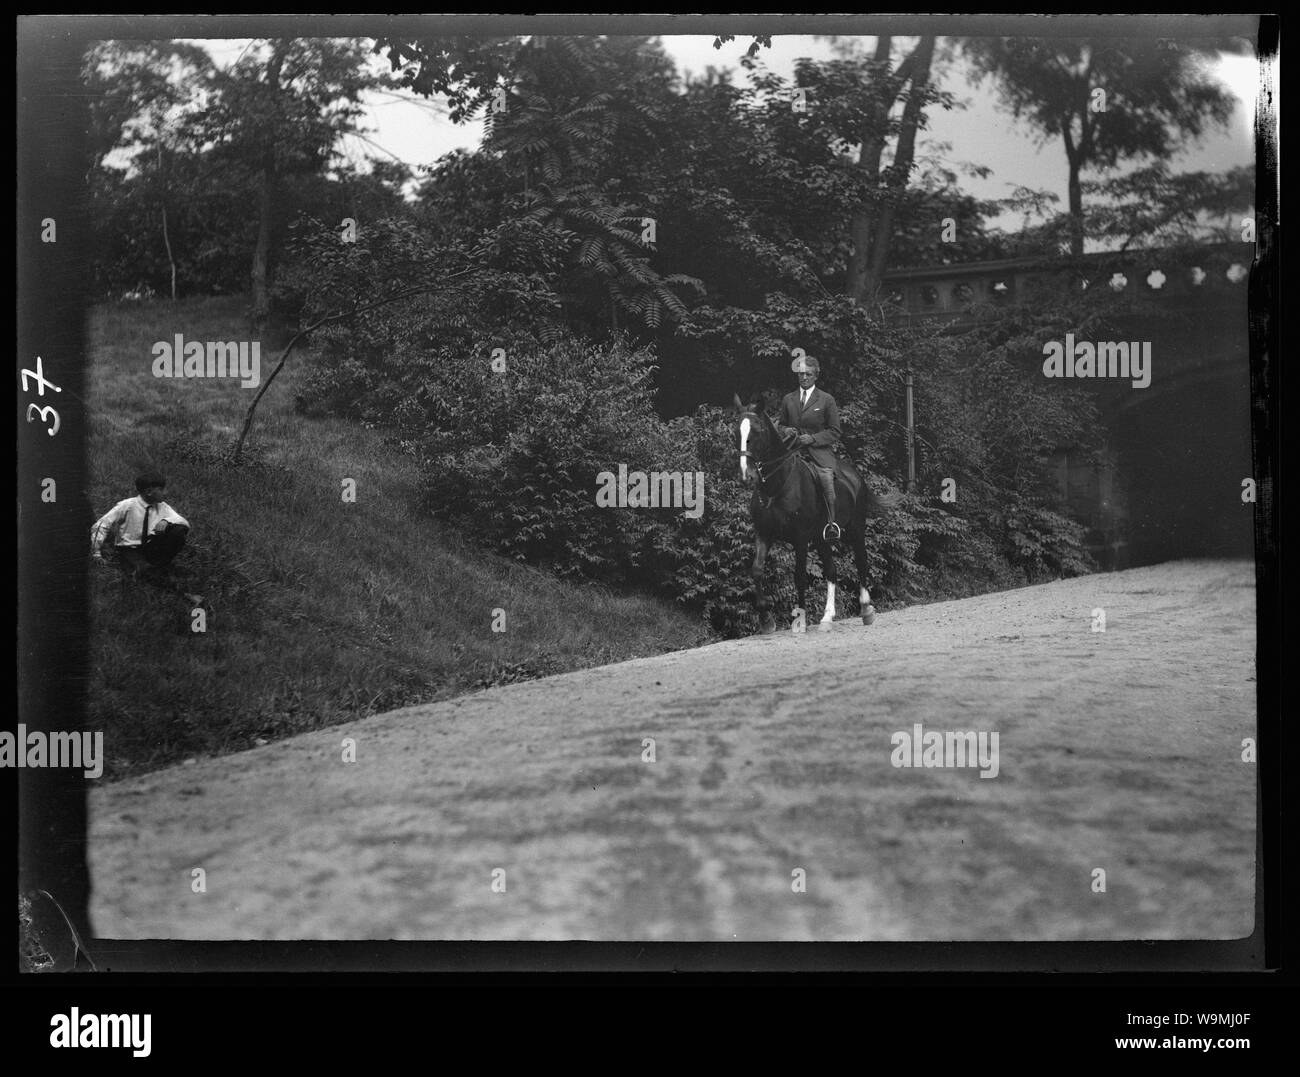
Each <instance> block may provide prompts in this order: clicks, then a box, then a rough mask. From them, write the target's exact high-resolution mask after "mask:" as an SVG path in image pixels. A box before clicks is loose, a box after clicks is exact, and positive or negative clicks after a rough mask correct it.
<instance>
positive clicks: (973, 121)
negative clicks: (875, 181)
mask: <svg viewBox="0 0 1300 1077" xmlns="http://www.w3.org/2000/svg"><path fill="white" fill-rule="evenodd" d="M660 40H661V41H662V42H663V45H664V49H665V51H666V52H667V53H668V55H669V56H670V57H672V59H673V61H674V62H675V63H676V65H677V68H678V70H679V71H680V72H682V73H686V72H691V73H693V74H697V75H699V74H703V73H704V71H705V70H706V68H708V67H710V66H712V67H715V68H719V69H722V68H729V69H731V70H732V71H733V72H734V81H735V82H736V83H737V84H738V85H745V84H747V82H748V75H747V73H746V72H745V71H744V69H742V68H741V67H740V65H739V60H740V57H741V56H743V55H744V53H745V50H746V48H747V46H748V38H745V37H739V36H738V37H737V38H736V39H735V40H733V41H731V42H728V43H727V44H726V45H724V46H723V48H722V49H720V50H719V49H714V48H713V40H714V38H713V35H711V34H709V35H689V36H687V35H682V36H665V37H662V38H661V39H660ZM861 40H862V41H864V42H868V43H872V44H874V39H872V38H863V39H861ZM199 43H200V44H202V45H204V46H205V47H206V48H207V49H208V50H209V51H210V52H211V53H212V55H213V57H214V59H215V60H216V61H217V63H218V64H220V65H221V66H223V67H225V66H229V65H230V64H231V63H233V62H234V61H235V59H236V58H237V57H238V56H239V55H240V54H241V52H242V51H243V50H244V48H245V47H246V46H247V45H248V44H249V42H248V41H237V40H222V41H214V40H208V41H202V42H199ZM833 55H834V52H833V48H832V44H831V42H830V40H829V39H827V38H824V37H813V36H806V35H788V36H778V37H774V38H773V39H772V47H771V48H770V49H763V50H762V52H761V59H762V61H763V63H764V65H765V66H767V67H768V68H770V69H771V70H773V71H774V72H776V73H777V74H779V75H781V76H783V77H784V78H786V79H791V78H792V77H793V74H794V64H795V61H796V60H797V59H798V58H800V57H810V58H812V59H830V58H832V56H833ZM374 62H375V64H376V67H377V69H379V70H383V71H387V70H388V67H389V65H388V63H387V61H386V59H384V58H382V57H375V59H374ZM1214 75H1215V77H1217V78H1218V79H1219V80H1220V81H1221V82H1222V83H1223V84H1224V86H1225V87H1226V88H1227V89H1228V91H1229V92H1230V93H1231V94H1232V95H1233V96H1234V97H1236V99H1237V107H1236V110H1235V112H1234V115H1233V118H1232V121H1231V123H1230V124H1229V125H1228V127H1227V128H1226V129H1221V130H1217V131H1214V132H1212V133H1210V134H1207V135H1206V136H1205V137H1204V138H1203V139H1202V140H1201V141H1200V142H1199V143H1192V142H1191V141H1190V140H1189V142H1188V144H1187V145H1186V146H1185V147H1184V148H1183V149H1182V150H1181V151H1180V152H1179V153H1178V154H1177V155H1176V156H1175V157H1174V158H1172V159H1171V160H1170V162H1169V163H1170V166H1171V168H1172V169H1173V170H1174V171H1184V170H1189V171H1190V170H1206V171H1214V172H1219V171H1226V170H1227V169H1230V168H1233V167H1237V166H1242V165H1251V164H1253V163H1254V160H1255V136H1254V115H1255V95H1256V91H1257V87H1258V83H1259V65H1258V63H1257V61H1256V60H1255V59H1254V57H1252V56H1228V55H1224V56H1222V57H1221V58H1220V60H1219V62H1218V63H1217V64H1215V65H1214ZM939 88H941V89H944V90H948V91H949V92H951V93H953V94H955V95H956V97H957V98H958V100H959V102H962V103H964V104H965V105H966V107H965V108H954V109H952V110H951V111H945V110H944V109H941V108H931V109H930V110H929V126H928V129H927V130H926V131H924V132H922V134H921V135H919V136H918V139H917V160H918V162H921V161H923V160H925V158H926V157H927V156H929V157H930V158H932V159H934V160H935V161H936V163H939V164H942V165H944V166H946V167H948V168H950V169H952V170H953V171H957V172H959V173H960V171H961V170H960V165H961V163H963V162H970V163H975V164H980V165H986V166H989V167H990V168H991V169H992V172H991V174H990V175H989V176H988V177H986V178H979V177H975V176H969V175H961V176H960V186H961V187H962V189H963V190H965V191H967V192H968V193H970V194H972V195H974V196H975V197H977V198H984V199H992V198H1003V197H1006V196H1007V195H1009V194H1010V193H1011V192H1012V191H1013V190H1014V189H1015V188H1017V187H1029V188H1033V189H1040V190H1048V191H1052V192H1054V193H1055V194H1057V195H1058V196H1059V197H1060V199H1061V203H1060V204H1061V206H1062V207H1063V206H1064V204H1065V196H1066V181H1067V176H1068V173H1067V169H1066V163H1065V151H1064V149H1063V148H1062V144H1061V141H1060V140H1059V139H1055V140H1052V141H1049V142H1047V143H1042V144H1040V143H1039V142H1038V141H1037V139H1036V137H1035V135H1034V133H1033V131H1032V130H1030V129H1029V128H1028V127H1027V125H1025V124H1023V123H1018V122H1017V121H1016V120H1015V119H1014V118H1013V117H1012V116H1011V115H1010V113H1009V112H1006V111H1004V110H1003V109H1002V108H1001V107H1000V106H999V104H998V101H997V94H996V91H995V90H994V88H993V86H992V84H991V83H990V82H987V81H986V82H985V83H983V84H981V85H977V86H971V85H970V84H969V83H968V81H967V79H966V75H965V68H964V65H962V64H961V63H960V62H959V63H958V64H956V65H954V66H953V68H952V69H951V70H950V71H948V72H947V73H946V75H945V76H944V77H943V78H942V79H941V80H940V81H939ZM365 104H366V115H365V119H364V120H363V131H362V133H361V134H360V135H355V136H347V137H346V138H345V139H344V142H343V144H342V146H341V147H340V149H341V151H342V152H343V153H344V154H345V155H346V156H347V157H348V158H349V159H350V160H352V161H353V162H354V163H356V164H357V165H360V166H362V167H363V168H364V167H366V166H365V162H366V161H367V160H368V159H371V158H376V157H395V158H397V159H400V160H402V161H405V162H406V163H408V164H410V165H413V166H420V165H425V166H428V165H432V164H433V163H434V162H435V161H437V160H438V158H439V157H440V156H442V155H443V154H445V153H447V152H449V151H450V150H453V149H457V148H472V147H475V146H477V145H478V144H479V142H480V140H481V138H482V132H483V125H482V121H481V120H473V121H471V122H469V123H465V124H461V125H457V124H454V123H452V122H451V121H450V120H449V119H448V118H447V116H446V110H445V108H443V107H441V105H440V103H439V102H438V101H437V100H436V99H425V98H420V97H417V96H416V95H414V94H411V93H407V92H405V91H402V92H400V93H397V94H392V93H385V94H376V95H371V96H370V98H369V99H368V100H367V101H366V102H365ZM945 144H946V145H945ZM1085 178H1087V176H1086V174H1085ZM991 223H992V224H993V225H994V226H995V227H998V228H1001V229H1003V230H1005V231H1017V230H1019V229H1020V228H1021V227H1022V226H1023V224H1024V223H1025V222H1024V221H1023V219H1022V218H1021V217H1020V216H1019V215H1017V214H1014V213H1006V214H1003V215H1001V216H1000V217H997V218H995V219H994V220H993V221H992V222H991Z"/></svg>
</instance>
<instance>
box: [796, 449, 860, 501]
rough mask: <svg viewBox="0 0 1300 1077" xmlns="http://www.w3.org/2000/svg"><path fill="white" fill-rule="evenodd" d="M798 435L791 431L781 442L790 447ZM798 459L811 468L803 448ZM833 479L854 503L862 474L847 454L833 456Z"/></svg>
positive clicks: (858, 492) (810, 462)
mask: <svg viewBox="0 0 1300 1077" xmlns="http://www.w3.org/2000/svg"><path fill="white" fill-rule="evenodd" d="M798 436H799V434H798V431H792V432H791V433H790V434H788V435H786V436H784V437H783V438H782V442H783V444H784V446H785V448H786V449H790V448H792V447H793V445H794V442H795V439H796V438H797V437H798ZM799 459H800V461H801V462H802V463H803V464H804V466H805V467H808V468H812V466H813V464H812V461H811V459H810V458H809V456H808V454H807V452H806V451H805V450H803V449H800V450H799ZM835 481H836V482H837V483H839V484H840V485H841V486H843V487H844V488H845V489H847V490H848V492H849V496H850V497H851V498H852V499H853V501H854V502H855V503H856V502H857V500H858V495H859V494H861V493H862V488H863V482H862V476H861V475H859V474H858V469H857V468H856V467H855V466H854V465H853V461H852V460H850V459H849V458H848V457H847V456H836V457H835Z"/></svg>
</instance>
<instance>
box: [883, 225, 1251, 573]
mask: <svg viewBox="0 0 1300 1077" xmlns="http://www.w3.org/2000/svg"><path fill="white" fill-rule="evenodd" d="M1253 256H1254V245H1253V244H1245V243H1225V244H1218V245H1212V246H1202V247H1197V248H1195V249H1190V250H1184V249H1168V250H1142V251H1132V252H1118V253H1116V252H1106V253H1099V254H1090V255H1085V256H1083V257H1082V258H1070V259H1065V258H1062V259H1046V258H1042V257H1033V258H1012V259H1003V260H1000V261H988V262H977V263H969V264H963V265H948V266H930V267H919V268H910V269H899V270H896V271H894V272H892V273H890V274H887V275H886V277H885V279H884V286H883V288H882V296H883V299H884V303H885V309H886V312H887V313H888V314H889V316H890V317H891V318H892V320H893V321H895V322H896V323H900V322H901V323H908V322H910V323H920V324H932V325H936V326H939V327H941V328H942V330H943V331H945V332H951V333H956V334H961V333H965V332H968V331H969V330H970V329H971V328H973V327H974V326H975V325H976V324H978V323H979V321H980V319H981V318H982V317H985V316H986V314H987V308H988V307H989V306H990V305H991V306H993V307H997V306H1001V305H1008V306H1009V305H1012V304H1016V303H1028V304H1031V305H1032V303H1033V301H1034V295H1035V291H1036V289H1039V288H1043V287H1055V288H1058V289H1059V288H1060V287H1061V286H1062V285H1064V286H1065V287H1069V288H1078V289H1081V290H1084V289H1099V290H1101V292H1102V294H1104V295H1106V296H1108V297H1113V298H1114V299H1115V306H1116V315H1115V319H1114V320H1115V325H1116V328H1117V330H1118V339H1123V340H1129V341H1146V342H1150V344H1151V351H1152V363H1151V383H1150V385H1148V386H1147V387H1145V388H1134V387H1133V385H1132V384H1131V381H1130V380H1129V379H1117V378H1094V379H1088V380H1087V381H1080V380H1077V379H1076V380H1062V382H1061V384H1062V386H1066V385H1075V386H1077V385H1086V386H1087V387H1088V388H1089V389H1090V390H1092V391H1093V392H1094V393H1096V394H1097V398H1098V400H1097V403H1098V406H1099V409H1100V411H1101V415H1102V418H1103V421H1104V423H1105V425H1106V436H1105V441H1106V453H1105V460H1104V462H1102V463H1100V464H1098V463H1094V462H1089V461H1087V460H1085V459H1084V456H1083V453H1082V452H1081V451H1080V449H1079V448H1078V447H1077V446H1072V445H1063V446H1060V447H1059V448H1058V451H1057V452H1056V454H1055V457H1054V464H1055V467H1056V474H1057V481H1058V484H1059V488H1060V493H1061V495H1062V498H1063V499H1064V501H1065V503H1066V505H1067V506H1068V508H1069V510H1070V511H1071V512H1072V514H1073V515H1075V516H1076V517H1077V518H1079V519H1081V520H1083V521H1084V522H1085V523H1086V525H1087V526H1088V543H1089V546H1090V548H1091V549H1092V552H1093V553H1094V555H1095V556H1096V557H1098V559H1099V560H1100V561H1101V563H1102V564H1104V565H1107V566H1108V567H1111V568H1122V567H1125V566H1127V565H1130V564H1147V563H1152V562H1155V561H1159V560H1163V559H1165V558H1168V557H1175V556H1192V555H1206V554H1217V555H1242V554H1245V555H1249V554H1250V553H1251V552H1252V550H1253V536H1252V529H1251V528H1252V516H1253V514H1252V511H1251V506H1250V505H1249V504H1246V503H1243V502H1242V500H1241V493H1242V480H1243V479H1246V478H1248V477H1250V476H1251V474H1252V469H1251V443H1250V351H1249V306H1248V289H1247V283H1248V277H1249V270H1250V265H1251V261H1252V258H1253Z"/></svg>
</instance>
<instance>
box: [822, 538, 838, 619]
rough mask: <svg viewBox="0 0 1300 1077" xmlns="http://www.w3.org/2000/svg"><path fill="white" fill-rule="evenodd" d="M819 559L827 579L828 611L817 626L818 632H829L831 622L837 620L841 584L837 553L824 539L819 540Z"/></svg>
mask: <svg viewBox="0 0 1300 1077" xmlns="http://www.w3.org/2000/svg"><path fill="white" fill-rule="evenodd" d="M817 558H818V560H819V561H821V563H822V575H823V576H825V577H826V611H825V612H824V613H823V614H822V619H821V622H820V623H819V624H818V625H817V631H819V632H829V631H830V630H831V622H832V621H834V620H835V585H836V584H837V583H838V582H839V577H838V576H836V574H835V551H834V549H833V548H832V547H831V544H830V543H829V542H826V541H825V540H824V539H820V538H819V539H818V540H817Z"/></svg>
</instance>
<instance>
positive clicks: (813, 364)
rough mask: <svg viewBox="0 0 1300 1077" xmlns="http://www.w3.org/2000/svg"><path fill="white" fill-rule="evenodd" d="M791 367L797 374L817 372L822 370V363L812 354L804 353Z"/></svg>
mask: <svg viewBox="0 0 1300 1077" xmlns="http://www.w3.org/2000/svg"><path fill="white" fill-rule="evenodd" d="M790 369H791V370H793V371H794V372H795V373H796V374H816V373H818V372H819V371H820V370H821V364H820V363H818V362H817V360H816V359H814V358H813V357H812V356H811V355H802V356H800V357H799V358H798V359H796V360H795V361H794V362H793V363H791V364H790Z"/></svg>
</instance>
